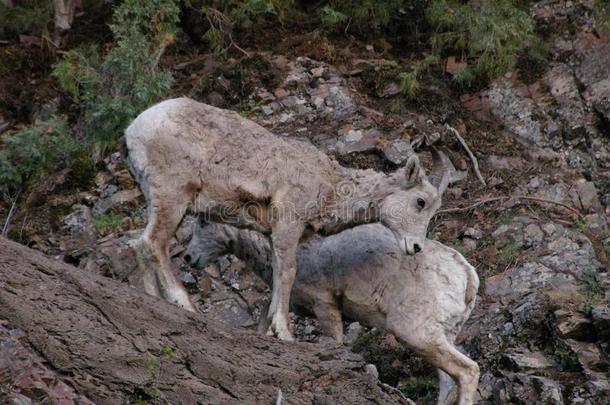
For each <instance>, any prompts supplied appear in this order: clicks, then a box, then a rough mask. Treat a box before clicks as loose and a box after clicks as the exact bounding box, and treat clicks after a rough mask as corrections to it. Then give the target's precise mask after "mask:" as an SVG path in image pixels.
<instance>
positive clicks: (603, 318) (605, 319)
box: [591, 303, 610, 341]
mask: <svg viewBox="0 0 610 405" xmlns="http://www.w3.org/2000/svg"><path fill="white" fill-rule="evenodd" d="M591 318H593V325H594V326H595V329H596V331H597V334H598V335H599V337H600V338H601V339H605V340H606V341H610V304H608V303H605V304H601V305H595V306H594V307H593V309H592V310H591Z"/></svg>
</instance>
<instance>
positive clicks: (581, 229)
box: [574, 218, 587, 232]
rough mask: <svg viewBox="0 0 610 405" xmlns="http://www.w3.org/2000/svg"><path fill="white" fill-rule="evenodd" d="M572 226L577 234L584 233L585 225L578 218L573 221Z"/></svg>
mask: <svg viewBox="0 0 610 405" xmlns="http://www.w3.org/2000/svg"><path fill="white" fill-rule="evenodd" d="M574 226H575V227H576V229H578V231H579V232H585V231H586V230H587V224H586V223H585V221H583V220H582V219H580V218H577V219H575V220H574Z"/></svg>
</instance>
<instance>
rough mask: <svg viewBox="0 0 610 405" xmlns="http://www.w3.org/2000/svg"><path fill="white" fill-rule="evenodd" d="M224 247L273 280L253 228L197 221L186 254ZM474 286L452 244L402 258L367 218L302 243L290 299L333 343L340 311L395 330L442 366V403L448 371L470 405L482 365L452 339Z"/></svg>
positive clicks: (211, 253) (205, 255)
mask: <svg viewBox="0 0 610 405" xmlns="http://www.w3.org/2000/svg"><path fill="white" fill-rule="evenodd" d="M226 253H234V254H235V255H236V256H237V257H238V258H240V259H242V260H244V261H245V262H246V263H247V264H248V265H249V267H250V268H251V269H252V270H254V271H255V272H256V273H257V274H258V275H259V276H261V277H262V278H263V279H264V280H265V282H266V283H267V284H270V283H271V274H270V270H269V269H270V268H271V265H270V263H271V247H270V245H269V242H268V240H267V239H266V238H265V237H264V236H263V235H261V234H260V233H257V232H254V231H249V230H240V229H237V228H235V227H232V226H228V225H220V224H202V223H199V224H196V225H195V229H194V232H193V238H192V239H191V242H190V244H189V246H188V248H187V250H186V252H185V255H184V257H185V260H187V261H188V262H190V263H191V265H192V266H194V267H198V268H202V267H204V266H205V265H207V264H208V263H210V262H211V261H212V260H214V259H215V258H217V257H219V256H222V255H224V254H226ZM478 287H479V279H478V277H477V274H476V272H475V271H474V269H473V267H472V266H471V265H470V264H469V263H468V262H467V261H466V259H464V257H463V256H462V255H461V254H460V253H458V252H457V251H455V250H454V249H451V248H449V247H447V246H444V245H443V244H441V243H439V242H436V241H433V240H427V241H426V249H425V250H424V251H423V252H421V253H419V254H417V255H415V256H405V255H404V254H402V251H401V249H400V248H399V247H398V245H397V244H396V240H395V238H394V236H393V235H392V233H391V232H390V231H389V230H388V229H387V228H385V227H383V226H382V225H380V224H368V225H361V226H358V227H355V228H352V229H349V230H346V231H343V232H341V233H339V234H336V235H333V236H329V237H320V236H314V237H312V238H311V239H310V240H308V241H306V242H304V243H302V244H300V245H299V250H298V254H297V275H296V279H295V282H294V288H293V290H292V294H291V305H292V306H293V308H295V309H301V310H305V311H306V312H313V313H314V314H315V316H316V318H317V319H318V321H319V322H320V326H321V327H322V329H323V332H324V333H325V334H328V335H330V336H332V337H334V338H335V339H336V340H337V342H342V335H343V325H342V323H341V314H342V313H343V314H344V315H345V316H346V317H348V318H351V319H354V320H358V321H360V322H362V323H364V324H367V325H369V326H375V327H377V328H379V329H382V330H386V331H388V332H391V333H393V334H394V335H395V336H396V337H397V338H398V339H399V340H400V341H402V342H403V343H405V344H407V345H408V346H410V347H412V348H414V349H415V350H416V351H417V352H418V353H420V354H421V355H422V356H423V357H424V358H425V359H426V360H428V361H429V362H430V363H431V364H432V365H434V366H435V367H437V368H438V369H439V372H438V374H439V380H440V381H439V382H440V384H439V385H440V393H439V403H441V404H445V403H451V401H450V398H451V397H453V395H450V392H451V391H452V389H451V388H452V385H453V382H452V381H451V378H448V377H447V374H448V375H449V376H451V377H452V378H453V379H454V380H455V381H456V382H457V385H458V388H459V390H458V391H459V394H458V396H459V404H472V403H473V401H474V395H475V392H476V388H477V383H478V379H479V368H478V366H477V364H476V363H475V362H474V361H472V360H470V359H469V358H468V357H466V356H464V355H463V354H462V353H460V352H459V351H458V350H457V349H456V348H455V346H454V341H455V338H456V336H457V334H458V333H459V331H460V330H461V328H462V325H463V324H464V322H465V321H466V320H467V319H468V317H469V315H470V312H471V311H472V308H473V307H474V304H475V298H476V292H477V289H478ZM339 308H340V309H339ZM261 320H262V321H264V320H265V319H264V318H262V319H261ZM445 373H446V374H445Z"/></svg>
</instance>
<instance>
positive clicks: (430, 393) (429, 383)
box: [398, 377, 437, 402]
mask: <svg viewBox="0 0 610 405" xmlns="http://www.w3.org/2000/svg"><path fill="white" fill-rule="evenodd" d="M398 389H399V390H400V392H402V393H403V394H404V395H405V396H406V397H407V398H409V399H417V400H420V401H422V402H428V401H433V400H434V398H435V397H436V392H437V387H436V380H435V379H434V378H432V377H415V378H411V379H409V380H408V381H407V382H406V383H404V384H402V385H401V386H400V387H398Z"/></svg>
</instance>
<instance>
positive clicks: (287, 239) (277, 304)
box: [267, 221, 304, 342]
mask: <svg viewBox="0 0 610 405" xmlns="http://www.w3.org/2000/svg"><path fill="white" fill-rule="evenodd" d="M303 229H304V226H303V225H302V224H299V223H296V222H281V221H280V222H278V223H276V225H275V226H274V227H273V229H272V232H271V245H272V248H273V259H272V262H271V264H272V267H273V289H272V293H271V304H270V305H269V312H268V314H267V318H268V319H269V320H270V321H271V323H270V325H269V329H268V330H267V335H276V336H277V337H278V338H279V339H281V340H285V341H290V342H291V341H294V336H293V335H292V332H291V331H290V326H289V320H288V310H289V303H290V292H291V290H292V285H293V284H294V278H295V276H296V272H297V268H296V265H297V263H296V262H297V260H296V253H297V245H298V243H299V239H300V238H301V234H302V233H303Z"/></svg>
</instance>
